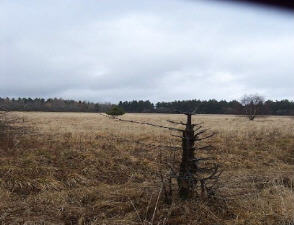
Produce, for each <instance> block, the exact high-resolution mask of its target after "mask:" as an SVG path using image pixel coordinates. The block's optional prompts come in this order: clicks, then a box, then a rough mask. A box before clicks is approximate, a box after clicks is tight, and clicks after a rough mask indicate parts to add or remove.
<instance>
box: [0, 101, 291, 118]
mask: <svg viewBox="0 0 294 225" xmlns="http://www.w3.org/2000/svg"><path fill="white" fill-rule="evenodd" d="M113 106H115V104H111V103H92V102H88V101H75V100H64V99H61V98H49V99H43V98H34V99H32V98H17V99H15V98H0V107H1V108H3V109H5V110H8V111H45V112H106V111H108V110H109V109H111V108H112V107H113ZM117 106H119V107H120V108H121V109H123V110H124V111H125V112H129V113H183V112H192V111H195V110H196V111H197V113H199V114H236V115H238V114H243V113H244V104H243V103H242V102H241V101H237V100H232V101H226V100H221V101H217V100H215V99H211V100H197V99H194V100H181V101H172V102H157V103H156V104H153V103H152V102H150V101H149V100H147V101H143V100H140V101H136V100H133V101H120V102H119V103H118V104H117ZM258 114H261V115H294V102H293V101H289V100H287V99H285V100H280V101H272V100H267V101H263V102H261V103H259V110H258Z"/></svg>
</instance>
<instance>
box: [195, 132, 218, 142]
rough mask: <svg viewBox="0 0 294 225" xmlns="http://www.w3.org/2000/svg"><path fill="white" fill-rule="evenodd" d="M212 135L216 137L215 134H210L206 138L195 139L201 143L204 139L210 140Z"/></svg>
mask: <svg viewBox="0 0 294 225" xmlns="http://www.w3.org/2000/svg"><path fill="white" fill-rule="evenodd" d="M214 135H216V133H212V134H210V135H208V136H206V137H203V138H197V139H196V141H202V140H205V139H208V138H211V137H213V136H214Z"/></svg>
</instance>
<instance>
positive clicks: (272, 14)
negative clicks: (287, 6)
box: [0, 0, 294, 103]
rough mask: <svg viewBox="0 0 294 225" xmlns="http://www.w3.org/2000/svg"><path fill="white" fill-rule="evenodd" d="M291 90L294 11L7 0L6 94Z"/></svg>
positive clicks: (199, 95) (98, 98)
mask: <svg viewBox="0 0 294 225" xmlns="http://www.w3.org/2000/svg"><path fill="white" fill-rule="evenodd" d="M246 93H247V94H250V93H260V94H262V95H264V96H265V97H266V98H269V99H274V100H275V99H284V98H288V99H291V100H294V14H293V13H292V14H290V13H289V12H284V11H277V10H274V9H269V8H259V7H251V6H247V5H242V6H241V5H232V4H228V3H224V4H220V3H214V2H208V1H201V0H198V1H197V0H140V1H138V0H124V1H122V0H42V1H39V0H35V1H34V0H16V1H11V0H0V96H1V97H44V98H49V97H62V98H66V99H80V100H90V101H94V102H106V101H107V102H114V103H116V102H117V101H119V100H133V99H137V100H139V99H143V100H147V99H149V100H151V101H153V102H157V101H171V100H178V99H211V98H214V99H218V100H220V99H227V100H231V99H239V98H240V97H241V96H242V95H243V94H246Z"/></svg>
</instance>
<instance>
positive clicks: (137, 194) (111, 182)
mask: <svg viewBox="0 0 294 225" xmlns="http://www.w3.org/2000/svg"><path fill="white" fill-rule="evenodd" d="M15 115H17V116H20V117H22V118H24V121H26V122H27V123H29V125H30V126H32V127H34V135H32V134H30V135H29V134H28V135H27V136H26V137H24V138H22V139H21V142H20V143H19V144H18V145H17V146H15V147H13V148H11V149H9V151H7V152H4V153H3V151H1V152H2V154H1V156H0V199H1V201H0V221H1V223H2V224H145V225H147V224H174V225H175V224H203V225H212V224H228V225H233V224H234V225H235V224H236V225H239V224H240V225H241V224H257V225H258V224H260V225H261V224H272V225H276V224H280V225H282V224H283V225H284V224H294V193H293V181H294V120H293V119H292V118H290V117H264V118H257V119H256V120H255V121H248V119H247V118H244V117H236V116H218V115H197V116H195V117H194V120H195V122H196V121H197V122H204V126H205V127H208V128H210V129H211V130H212V131H216V132H217V135H216V136H215V138H214V139H213V140H212V142H213V144H214V146H216V150H214V151H211V152H209V153H202V154H204V155H211V156H214V157H215V158H216V159H217V163H218V164H220V165H222V168H223V170H224V173H223V175H222V177H221V179H220V181H219V182H220V183H219V189H218V190H217V192H216V194H215V196H214V197H213V198H210V199H206V200H198V199H193V200H191V201H186V202H182V201H181V200H179V199H177V197H176V196H175V197H174V202H173V204H172V205H166V204H164V202H163V200H162V198H160V195H159V194H160V193H161V184H160V179H159V178H158V175H157V174H158V170H159V168H160V167H161V164H160V163H159V160H158V156H159V154H158V153H159V149H156V148H152V147H149V148H148V147H146V146H142V145H140V144H138V143H137V142H144V143H149V144H153V145H154V144H165V145H168V144H171V143H173V144H177V143H178V140H177V139H175V138H174V137H172V136H171V135H170V132H169V131H165V130H162V129H157V128H154V127H148V126H142V125H136V124H129V123H123V122H117V121H112V120H109V119H107V118H105V117H102V116H99V115H97V114H90V113H16V114H15ZM123 118H127V119H132V120H138V121H148V122H152V123H158V124H162V125H168V122H166V120H168V119H172V120H179V121H180V120H184V118H185V117H184V116H182V115H163V114H126V115H124V116H123ZM113 135H115V136H116V137H120V138H121V139H115V138H112V136H113ZM124 139H129V140H131V141H133V142H128V141H123V140H124ZM2 150H3V149H2ZM1 223H0V224H1Z"/></svg>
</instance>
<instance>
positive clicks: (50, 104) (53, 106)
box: [0, 98, 113, 112]
mask: <svg viewBox="0 0 294 225" xmlns="http://www.w3.org/2000/svg"><path fill="white" fill-rule="evenodd" d="M112 106H113V104H111V103H92V102H88V101H75V100H64V99H61V98H48V99H44V98H35V99H32V98H18V99H15V98H0V109H1V108H2V109H5V110H7V111H44V112H106V111H108V110H109V109H110V108H111V107H112Z"/></svg>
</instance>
